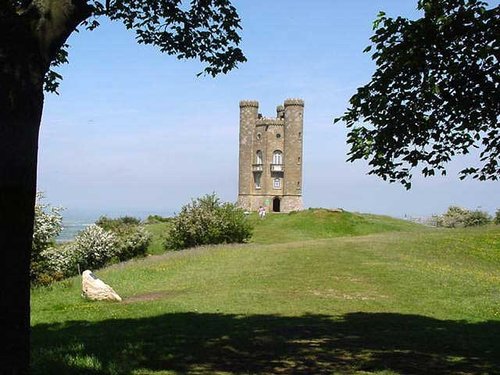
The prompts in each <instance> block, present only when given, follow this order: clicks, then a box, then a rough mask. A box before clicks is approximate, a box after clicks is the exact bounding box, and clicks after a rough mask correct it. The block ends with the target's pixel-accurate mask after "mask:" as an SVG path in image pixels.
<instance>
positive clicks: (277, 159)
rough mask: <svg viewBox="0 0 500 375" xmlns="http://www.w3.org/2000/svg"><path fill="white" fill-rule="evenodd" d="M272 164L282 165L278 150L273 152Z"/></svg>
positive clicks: (281, 157)
mask: <svg viewBox="0 0 500 375" xmlns="http://www.w3.org/2000/svg"><path fill="white" fill-rule="evenodd" d="M273 164H283V153H282V152H281V151H280V150H276V151H274V152H273Z"/></svg>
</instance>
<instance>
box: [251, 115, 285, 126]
mask: <svg viewBox="0 0 500 375" xmlns="http://www.w3.org/2000/svg"><path fill="white" fill-rule="evenodd" d="M269 125H278V126H284V125H285V120H284V119H281V118H273V117H261V118H259V119H257V121H256V122H255V126H269Z"/></svg>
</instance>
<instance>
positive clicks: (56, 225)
mask: <svg viewBox="0 0 500 375" xmlns="http://www.w3.org/2000/svg"><path fill="white" fill-rule="evenodd" d="M43 198H44V196H43V193H41V192H38V193H37V194H36V203H35V222H34V225H33V246H32V247H33V252H34V253H36V254H38V253H40V252H41V251H43V250H45V249H47V248H48V247H50V246H52V245H53V244H54V241H55V238H56V237H57V236H58V235H59V233H61V230H62V215H61V211H62V208H61V207H52V206H51V205H50V204H47V203H43V202H42V200H43Z"/></svg>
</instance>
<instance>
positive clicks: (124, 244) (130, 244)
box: [96, 216, 151, 261]
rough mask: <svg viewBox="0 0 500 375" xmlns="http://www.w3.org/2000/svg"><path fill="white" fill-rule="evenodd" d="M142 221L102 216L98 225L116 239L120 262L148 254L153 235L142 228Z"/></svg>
mask: <svg viewBox="0 0 500 375" xmlns="http://www.w3.org/2000/svg"><path fill="white" fill-rule="evenodd" d="M140 222H141V221H140V219H137V218H135V217H131V216H123V217H119V218H116V219H112V218H108V217H106V216H101V217H100V218H99V220H97V221H96V225H98V226H99V227H101V228H103V229H105V230H108V231H110V232H111V233H113V234H114V235H115V237H116V257H117V258H118V259H119V260H120V261H124V260H127V259H131V258H134V257H136V256H141V255H144V254H146V250H147V249H148V246H149V243H150V242H151V234H150V233H149V232H148V231H146V230H145V229H144V227H142V226H140V225H139V224H140Z"/></svg>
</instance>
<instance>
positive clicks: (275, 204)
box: [273, 197, 281, 212]
mask: <svg viewBox="0 0 500 375" xmlns="http://www.w3.org/2000/svg"><path fill="white" fill-rule="evenodd" d="M280 203H281V201H280V199H279V198H278V197H274V199H273V212H280Z"/></svg>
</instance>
